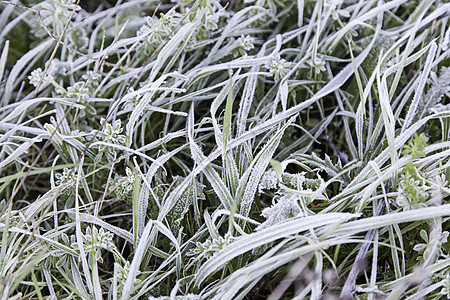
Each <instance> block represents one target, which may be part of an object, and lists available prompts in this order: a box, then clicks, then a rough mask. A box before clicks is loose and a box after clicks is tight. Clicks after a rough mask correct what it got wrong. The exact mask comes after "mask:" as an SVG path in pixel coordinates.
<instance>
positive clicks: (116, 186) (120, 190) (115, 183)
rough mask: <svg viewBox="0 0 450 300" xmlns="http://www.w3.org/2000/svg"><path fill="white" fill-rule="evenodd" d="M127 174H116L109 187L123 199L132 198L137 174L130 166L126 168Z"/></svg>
mask: <svg viewBox="0 0 450 300" xmlns="http://www.w3.org/2000/svg"><path fill="white" fill-rule="evenodd" d="M125 172H126V174H127V175H126V176H121V175H117V174H116V175H115V177H114V179H113V180H112V183H111V185H110V187H109V190H110V192H114V194H116V195H117V197H119V198H121V199H127V198H131V195H132V191H133V186H134V181H135V180H136V175H135V174H134V172H133V171H132V170H131V169H130V168H128V167H127V168H126V169H125Z"/></svg>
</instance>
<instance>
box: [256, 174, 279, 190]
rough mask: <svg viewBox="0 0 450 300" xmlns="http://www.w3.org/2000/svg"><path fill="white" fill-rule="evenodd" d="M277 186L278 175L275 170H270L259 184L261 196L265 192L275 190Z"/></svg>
mask: <svg viewBox="0 0 450 300" xmlns="http://www.w3.org/2000/svg"><path fill="white" fill-rule="evenodd" d="M277 184H278V179H277V174H276V173H275V171H274V170H273V169H270V170H268V171H267V172H265V173H264V175H263V177H262V179H261V182H260V183H259V187H258V192H259V193H260V194H261V193H262V192H263V190H274V189H276V188H277Z"/></svg>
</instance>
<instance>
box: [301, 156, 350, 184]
mask: <svg viewBox="0 0 450 300" xmlns="http://www.w3.org/2000/svg"><path fill="white" fill-rule="evenodd" d="M294 156H295V157H296V158H298V159H300V160H301V161H302V162H304V163H305V164H307V165H309V166H312V167H316V168H318V169H319V170H322V171H325V172H326V173H327V174H328V175H329V176H331V177H334V176H336V175H337V174H339V173H341V172H342V171H343V168H342V163H341V160H340V159H339V158H338V159H337V162H336V163H334V162H333V161H332V160H331V158H330V157H329V156H328V154H325V159H322V158H320V157H319V156H317V154H316V153H314V152H313V153H312V154H311V155H308V154H297V155H294ZM337 180H339V181H340V182H341V183H348V182H350V178H349V177H348V175H346V174H344V175H342V176H340V177H339V178H338V179H337Z"/></svg>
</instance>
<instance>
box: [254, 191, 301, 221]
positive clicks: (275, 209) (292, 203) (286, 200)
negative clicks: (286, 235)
mask: <svg viewBox="0 0 450 300" xmlns="http://www.w3.org/2000/svg"><path fill="white" fill-rule="evenodd" d="M298 200H299V196H298V195H297V194H291V193H289V194H285V195H281V196H280V195H277V196H276V197H275V198H274V202H276V203H275V204H273V205H272V206H271V207H267V208H265V209H263V211H262V213H261V215H262V216H263V217H264V218H266V221H265V222H264V223H262V224H261V225H259V226H258V227H257V228H256V230H263V229H265V228H267V227H270V226H272V225H274V224H276V223H279V222H282V221H284V220H287V219H289V218H293V217H297V216H303V215H304V213H303V211H302V209H301V208H300V205H299V204H298Z"/></svg>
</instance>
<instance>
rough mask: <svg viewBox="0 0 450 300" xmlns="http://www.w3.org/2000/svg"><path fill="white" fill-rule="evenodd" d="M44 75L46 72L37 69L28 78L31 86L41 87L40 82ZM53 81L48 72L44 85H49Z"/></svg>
mask: <svg viewBox="0 0 450 300" xmlns="http://www.w3.org/2000/svg"><path fill="white" fill-rule="evenodd" d="M43 74H44V71H42V69H41V68H37V69H36V70H34V71H33V72H31V75H30V76H28V79H29V80H30V84H32V85H34V86H35V87H37V86H38V85H39V82H40V81H41V78H42V76H43ZM52 80H53V76H52V75H51V74H49V72H47V73H46V74H45V76H44V79H42V84H47V83H49V82H51V81H52Z"/></svg>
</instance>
